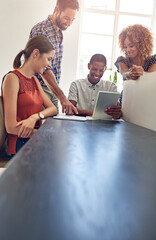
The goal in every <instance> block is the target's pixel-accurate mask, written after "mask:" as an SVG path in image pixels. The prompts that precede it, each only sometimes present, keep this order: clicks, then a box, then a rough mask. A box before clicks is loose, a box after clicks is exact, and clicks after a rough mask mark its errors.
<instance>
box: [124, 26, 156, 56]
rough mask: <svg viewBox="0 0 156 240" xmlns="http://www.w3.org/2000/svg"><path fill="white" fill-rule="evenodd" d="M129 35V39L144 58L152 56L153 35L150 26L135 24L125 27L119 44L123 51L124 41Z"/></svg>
mask: <svg viewBox="0 0 156 240" xmlns="http://www.w3.org/2000/svg"><path fill="white" fill-rule="evenodd" d="M127 37H128V38H129V41H130V42H132V43H133V44H134V45H135V46H136V48H137V50H138V52H139V55H140V58H142V60H145V59H147V58H148V57H150V56H151V54H152V50H153V36H152V33H151V32H150V31H149V29H148V28H146V27H144V26H142V25H139V24H135V25H132V26H128V27H127V28H125V29H123V31H122V32H121V33H120V35H119V46H120V48H121V50H122V51H124V41H125V39H126V38H127Z"/></svg>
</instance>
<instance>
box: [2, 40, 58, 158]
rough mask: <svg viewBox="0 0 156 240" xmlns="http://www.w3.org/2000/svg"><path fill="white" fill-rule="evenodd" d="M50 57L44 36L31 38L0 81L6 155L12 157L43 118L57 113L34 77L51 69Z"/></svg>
mask: <svg viewBox="0 0 156 240" xmlns="http://www.w3.org/2000/svg"><path fill="white" fill-rule="evenodd" d="M53 56H54V49H53V46H52V45H51V43H50V42H49V40H48V39H47V38H46V37H44V36H36V37H33V38H31V39H30V40H29V41H28V43H27V45H26V47H25V49H24V50H22V51H20V52H19V53H18V54H17V56H16V57H15V60H14V62H13V67H14V69H15V70H13V71H12V72H9V73H8V74H7V75H6V76H5V77H4V78H3V83H2V96H3V101H4V114H5V127H6V130H7V133H8V154H11V155H12V154H15V153H16V152H17V151H18V150H19V149H20V147H21V146H22V145H23V144H24V143H25V142H27V141H28V140H29V138H30V137H31V136H32V135H33V134H34V133H35V132H36V131H37V129H38V128H39V127H40V125H41V120H42V118H46V117H48V116H53V115H56V114H57V109H56V107H55V106H54V105H53V103H52V102H51V101H50V100H49V98H48V97H47V95H46V94H45V93H44V91H43V90H42V87H41V85H40V83H39V82H38V79H37V78H36V77H35V76H34V74H35V73H39V74H42V73H43V72H44V70H45V68H47V67H50V66H51V60H52V58H53ZM22 58H24V63H23V64H22V62H23V61H22ZM42 106H44V110H42Z"/></svg>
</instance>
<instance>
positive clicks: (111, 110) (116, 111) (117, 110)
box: [105, 103, 122, 119]
mask: <svg viewBox="0 0 156 240" xmlns="http://www.w3.org/2000/svg"><path fill="white" fill-rule="evenodd" d="M105 113H107V114H108V115H111V116H112V117H113V118H114V119H119V118H120V117H121V115H122V113H121V107H120V104H119V103H118V104H117V105H115V106H114V105H113V106H110V107H108V108H106V109H105Z"/></svg>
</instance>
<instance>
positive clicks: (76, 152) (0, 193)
mask: <svg viewBox="0 0 156 240" xmlns="http://www.w3.org/2000/svg"><path fill="white" fill-rule="evenodd" d="M31 239H32V240H155V239H156V132H154V131H151V130H148V129H145V128H142V127H139V126H136V125H133V124H130V123H126V122H117V121H86V122H78V121H68V120H56V119H55V120H54V119H52V118H49V119H48V120H47V121H46V122H45V124H44V125H43V126H42V127H41V128H40V130H39V131H38V132H37V133H36V134H35V135H34V136H33V137H32V138H31V139H30V140H29V141H28V143H27V144H26V145H25V146H24V147H23V149H21V151H20V152H19V153H18V154H17V155H16V156H15V157H14V158H13V159H12V160H11V162H10V164H9V166H8V168H7V170H6V171H5V172H4V174H3V175H2V176H1V177H0V240H31Z"/></svg>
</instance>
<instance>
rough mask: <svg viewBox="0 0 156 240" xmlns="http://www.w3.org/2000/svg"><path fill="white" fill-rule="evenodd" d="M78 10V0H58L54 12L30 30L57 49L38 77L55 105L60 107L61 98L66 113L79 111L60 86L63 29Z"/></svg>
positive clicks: (71, 20)
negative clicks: (48, 66) (47, 65)
mask: <svg viewBox="0 0 156 240" xmlns="http://www.w3.org/2000/svg"><path fill="white" fill-rule="evenodd" d="M78 10H79V3H78V0H57V3H56V6H55V9H54V12H53V14H52V15H49V16H48V18H47V19H46V20H44V21H42V22H40V23H38V24H36V25H35V26H34V27H33V28H32V30H31V32H30V38H32V37H34V36H36V35H44V36H46V37H47V38H48V39H49V41H50V42H51V44H52V45H53V47H54V49H55V55H54V58H53V60H52V62H51V68H47V69H45V72H44V73H43V74H42V77H41V75H38V76H37V77H38V79H39V81H40V83H41V85H42V87H43V89H44V91H45V92H46V93H47V95H48V96H49V98H50V99H51V101H52V102H53V103H54V104H55V106H57V107H58V100H57V98H58V99H59V100H60V103H61V105H62V112H65V113H66V114H72V113H75V114H77V113H78V112H77V109H76V108H75V107H74V106H73V105H72V103H71V102H70V101H69V100H68V99H67V98H66V96H65V95H64V93H63V91H62V90H61V89H60V88H59V86H58V84H59V82H60V76H61V62H62V55H63V43H62V42H63V34H62V31H65V30H66V29H67V28H68V27H69V26H70V25H71V24H72V22H73V21H74V19H75V16H76V14H77V11H78ZM49 89H50V90H51V91H50V90H49ZM56 97H57V98H56Z"/></svg>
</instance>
